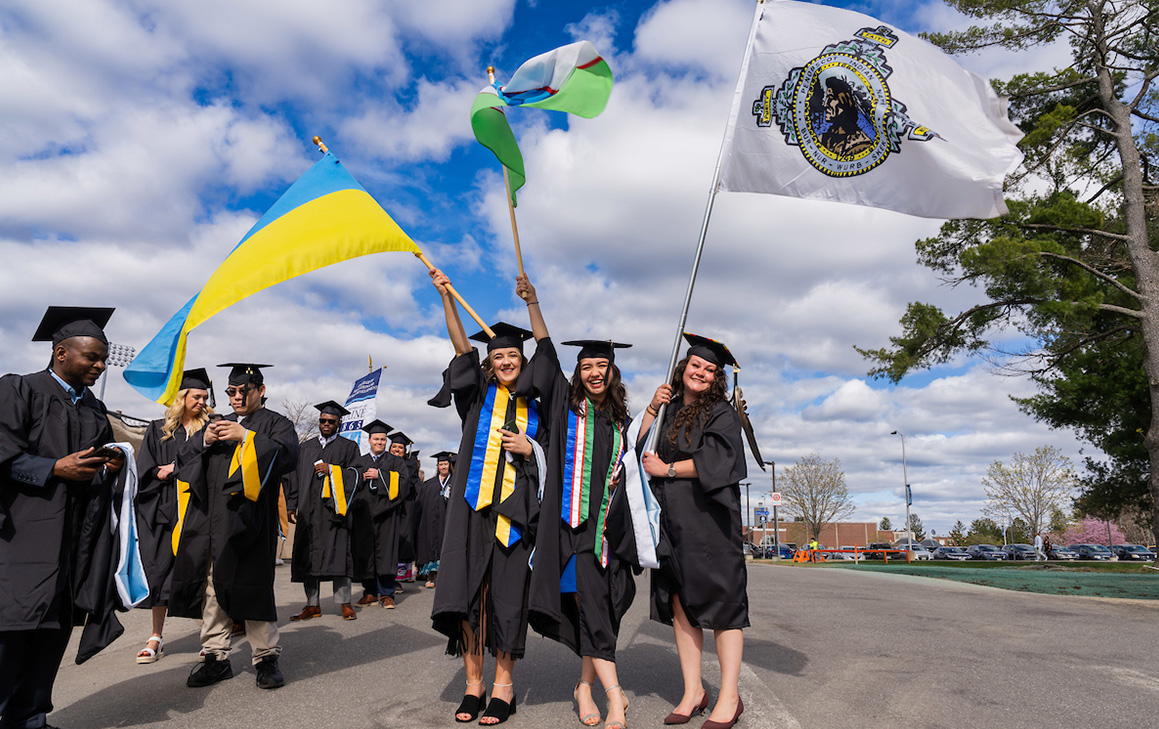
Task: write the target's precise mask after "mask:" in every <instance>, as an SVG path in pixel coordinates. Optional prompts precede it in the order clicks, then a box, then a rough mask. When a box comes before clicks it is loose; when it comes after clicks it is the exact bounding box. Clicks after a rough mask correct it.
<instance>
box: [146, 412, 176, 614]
mask: <svg viewBox="0 0 1159 729" xmlns="http://www.w3.org/2000/svg"><path fill="white" fill-rule="evenodd" d="M164 425H165V419H164V418H161V419H158V420H154V421H153V422H151V423H149V427H148V428H147V429H146V430H145V437H144V439H143V440H142V441H141V449H140V450H139V451H137V478H138V479H139V481H138V489H137V532H138V534H139V535H140V544H141V561H142V562H143V563H144V565H145V576H146V577H147V578H148V580H149V597H147V598H145V601H144V602H142V603H141V605H140V607H145V608H151V607H154V606H156V605H165V604H167V603H168V601H169V580H170V578H171V577H172V576H173V528H174V527H175V526H176V524H177V502H178V500H177V491H178V488H179V487H178V485H177V478H176V476H175V474H171V475H170V477H169V478H167V479H164V480H163V479H160V478H158V477H157V469H159V468H160V467H161V466H164V465H167V464H169V463H173V462H174V461H176V459H177V450H178V448H180V447H181V445H183V444H184V443H185V441H186V440H187V439H188V435H187V434H186V432H185V428H184V427H182V426H180V425H178V426H177V428H176V430H174V431H173V437H172V438H167V439H165V440H162V436H164V433H163V432H162V430H161V428H162V427H164Z"/></svg>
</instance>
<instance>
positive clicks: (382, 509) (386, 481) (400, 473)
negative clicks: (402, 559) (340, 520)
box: [350, 420, 409, 610]
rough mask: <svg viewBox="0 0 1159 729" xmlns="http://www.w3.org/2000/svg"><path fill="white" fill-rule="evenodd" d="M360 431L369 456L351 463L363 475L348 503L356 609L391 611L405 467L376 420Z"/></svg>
mask: <svg viewBox="0 0 1159 729" xmlns="http://www.w3.org/2000/svg"><path fill="white" fill-rule="evenodd" d="M362 429H363V430H364V431H365V432H366V433H367V442H368V443H369V444H370V452H369V453H367V454H365V455H363V456H361V457H360V458H359V460H358V461H357V462H356V464H355V465H356V466H357V468H358V472H359V473H360V474H362V486H361V487H360V488H359V489H358V491H356V492H355V495H354V502H353V503H352V504H351V505H350V510H351V527H350V528H351V552H352V554H353V559H354V576H355V578H356V579H358V580H360V581H361V582H362V590H363V595H362V599H360V600H359V601H358V602H357V603H355V605H357V606H358V607H365V606H367V605H373V604H375V603H376V602H377V603H378V604H379V605H381V606H382V607H384V608H386V609H387V610H393V609H394V607H395V597H394V595H395V589H396V587H397V585H396V580H395V576H396V575H397V574H398V543H399V538H400V536H401V524H402V513H403V508H404V506H403V504H404V497H405V495H406V485H407V478H408V474H409V468H408V467H407V465H406V462H405V461H404V460H403V459H402V458H400V457H399V456H396V455H394V454H393V453H390V452H389V451H388V444H389V442H390V439H389V437H388V435H387V434H388V433H389V432H390V429H391V428H390V426H389V425H387V424H386V423H384V422H382V421H381V420H375V421H373V422H370V423H367V424H366V425H364V426H362Z"/></svg>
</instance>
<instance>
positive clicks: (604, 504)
mask: <svg viewBox="0 0 1159 729" xmlns="http://www.w3.org/2000/svg"><path fill="white" fill-rule="evenodd" d="M517 281H518V283H517V285H516V291H517V292H518V293H519V295H520V296H521V297H522V298H523V299H525V300H526V301H529V302H530V301H538V300H539V296H538V295H537V293H536V291H535V287H533V286H532V285H531V283H530V282H529V281H528V280H527V278H526V277H523V276H521V277H519V278H518V279H517ZM529 309H530V315H531V331H532V332H533V333H534V334H535V338H536V340H537V353H538V354H537V356H540V355H543V358H544V360H545V364H546V360H547V359H549V358H550V359H551V360H552V361H553V365H552V368H553V370H554V372H555V377H554V381H553V382H552V383H551V385H550V387H548V388H547V389H546V390H541V391H539V392H537V393H535V394H537V395H538V396H539V402H540V413H541V415H542V417H543V419H544V420H545V421H547V422H548V424H549V429H548V430H549V432H550V434H551V448H550V449H549V453H548V467H547V484H546V486H545V488H544V492H543V503H542V505H541V512H540V517H539V529H538V531H537V534H536V553H535V569H534V570H533V571H532V575H531V597H530V602H529V605H528V610H529V612H530V618H529V619H530V622H531V626H532V627H533V628H535V630H536V631H537V632H539V633H541V634H542V635H545V636H547V637H548V638H552V639H553V640H557V641H559V642H561V643H563V644H564V645H566V646H567V647H569V648H571V649H572V650H573V651H574V652H575V653H576V655H578V656H580V657H581V658H582V659H583V661H582V667H581V671H580V679H579V681H578V683H576V687H575V691H574V692H573V696H574V698H575V700H576V704H577V706H578V708H579V714H580V721H581V722H582V723H583V724H584V725H586V726H595V725H596V724H599V723H600V712H599V709H598V708H597V706H596V704H595V702H594V701H593V700H592V686H593V684H594V682H595V680H596V678H597V677H598V678H599V680H600V683H601V684H602V685H603V687H604V693H605V695H606V696H607V698H608V715H607V721H606V723H605V726H606V727H608V729H625V721H626V720H625V713H626V711H627V709H628V698H627V696H626V695H625V694H624V691H623V689H622V688H620V682H619V679H618V677H617V674H616V639H617V636H618V634H619V631H620V620H621V619H622V618H623V616H624V613H626V612H627V611H628V608H629V607H630V606H631V604H632V599H633V598H634V597H635V595H636V583H635V581H634V580H633V578H632V573H631V569H630V566H629V565H628V564H627V563H624V562H622V561H620V560H619V559H618V558H617V557H616V555H615V554H613V553H612V550H611V548H610V547H609V545H608V542H609V540H608V539H607V538H605V531H604V529H605V526H606V525H607V515H608V505H609V503H610V501H611V497H612V493H613V491H614V490H615V489H616V487H617V485H618V484H619V483H620V482H622V480H623V477H622V469H621V462H622V459H623V455H624V452H625V450H626V449H627V447H628V443H627V439H626V437H625V431H626V429H627V427H628V405H627V393H626V391H625V389H624V385H623V384H622V383H621V381H620V370H619V368H617V367H616V365H615V350H616V349H617V348H623V347H627V346H629V345H627V344H616V343H613V342H611V341H608V340H604V341H589V340H583V341H575V342H565V343H564V344H566V345H575V346H579V347H580V351H579V354H578V356H577V357H576V366H575V371H574V373H573V374H572V378H571V381H570V382H569V381H568V379H567V377H565V376H564V374H563V372H562V370H561V369H560V367H559V361H558V359H557V358H556V354H555V347H554V345H553V344H552V341H551V339H550V337H549V336H548V332H547V325H546V324H545V323H544V321H543V316H542V315H541V314H540V311H539V307H538V306H530V307H529ZM613 541H614V540H613Z"/></svg>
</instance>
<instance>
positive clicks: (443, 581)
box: [430, 268, 558, 726]
mask: <svg viewBox="0 0 1159 729" xmlns="http://www.w3.org/2000/svg"><path fill="white" fill-rule="evenodd" d="M430 274H431V279H432V280H433V283H434V286H435V288H436V289H437V290H438V292H439V295H440V296H441V297H442V300H443V310H444V313H445V314H446V319H447V333H448V334H449V335H450V338H451V343H452V344H453V345H454V347H455V357H454V359H453V360H451V364H450V366H449V367H448V368H447V370H446V371H445V372H444V373H443V388H442V390H441V391H440V392H439V394H438V395H436V396H435V397H434V398H433V399H431V400H430V404H431V405H434V406H435V407H447V406H449V405H450V404H451V402H452V400H453V401H454V404H455V406H456V409H457V410H458V412H459V417H460V418H461V419H462V421H463V439H462V442H461V444H460V446H459V458H460V463H461V464H462V465H461V467H460V468H458V469H457V470H456V471H455V474H454V478H453V479H452V486H451V496H450V499H449V500H448V502H447V522H446V530H445V531H444V533H443V547H442V553H441V555H440V562H439V572H440V579H439V581H438V582H437V583H436V585H435V598H434V606H433V608H432V609H431V621H432V623H433V625H434V628H435V629H436V630H438V631H439V632H440V633H442V634H444V635H446V636H447V638H448V643H447V653H448V654H450V655H461V656H462V657H463V665H464V668H465V671H466V676H467V685H466V691H465V695H464V697H463V701H462V703H461V704H460V705H459V708H458V710H457V711H456V712H455V720H456V721H460V722H468V721H474V720H475V718H476V717H478V716H479V710H480V709H481V708H482V707H483V704H484V703H486V690H485V688H484V686H483V649H484V648H487V649H488V650H490V652H491V654H492V655H493V656H495V683H494V685H493V688H492V693H491V702H490V703H489V704H487V708H486V711H484V712H483V716H482V718H480V720H479V723H480V724H483V725H485V726H492V725H495V724H501V723H503V722H505V721H506V720H507V718H508V717H509V716H511V715H514V714H515V711H516V699H515V689H514V681H513V680H512V675H513V672H514V667H515V660H516V659H517V658H521V657H522V656H523V654H524V650H525V643H526V640H527V591H528V586H529V584H530V579H531V567H530V564H529V562H530V558H531V555H532V551H533V547H534V544H535V531H534V530H535V525H536V522H537V520H538V518H539V493H540V492H541V490H542V487H543V478H544V475H545V472H546V454H545V452H544V447H545V446H546V444H547V442H548V441H547V428H546V427H545V426H544V425H542V424H541V423H540V419H539V410H538V404H537V403H536V402H535V400H534V399H532V398H530V397H527V396H524V395H520V394H518V393H519V392H523V391H528V392H534V391H543V390H545V389H546V387H545V385H544V384H543V383H541V382H539V380H541V379H542V380H543V382H544V383H547V385H548V386H549V385H550V384H551V383H552V381H553V380H552V376H553V374H554V372H553V371H552V369H551V368H552V367H555V369H558V365H556V364H555V359H554V356H551V357H550V360H551V361H550V362H549V363H548V364H546V365H545V364H543V360H544V356H543V355H542V353H541V350H539V349H538V348H537V350H536V353H535V355H534V356H532V358H531V360H530V361H528V360H526V359H525V358H524V356H523V342H524V340H525V339H528V338H529V337H531V336H532V333H531V332H528V331H527V330H525V329H520V328H519V327H515V326H512V325H510V324H504V323H502V322H500V323H498V324H496V325H495V326H493V327H492V330H493V331H494V336H492V337H488V336H487V334H486V332H480V333H478V334H476V335H474V336H473V337H471V338H470V339H475V340H477V341H483V342H486V343H487V357H486V359H485V360H484V361H483V362H482V363H480V362H479V353H478V352H477V351H476V350H475V349H474V347H472V346H471V343H470V339H469V338H468V337H467V335H466V332H465V331H464V330H463V324H462V322H461V321H460V320H459V313H458V309H457V308H456V306H455V301H454V299H453V298H452V292H451V290H450V288H451V287H450V280H449V279H448V278H447V277H446V275H444V274H443V273H442V272H441V271H439V270H438V269H434V268H432V269H431V271H430ZM527 304H528V307H529V308H531V307H537V306H538V302H536V301H531V300H529V301H528V302H527Z"/></svg>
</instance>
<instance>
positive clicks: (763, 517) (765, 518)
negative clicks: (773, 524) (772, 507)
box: [757, 514, 769, 526]
mask: <svg viewBox="0 0 1159 729" xmlns="http://www.w3.org/2000/svg"><path fill="white" fill-rule="evenodd" d="M757 521H758V522H760V524H761V526H764V525H765V524H768V523H769V515H768V514H757Z"/></svg>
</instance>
